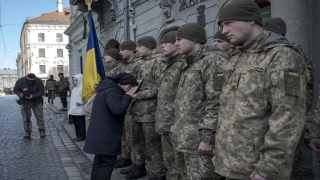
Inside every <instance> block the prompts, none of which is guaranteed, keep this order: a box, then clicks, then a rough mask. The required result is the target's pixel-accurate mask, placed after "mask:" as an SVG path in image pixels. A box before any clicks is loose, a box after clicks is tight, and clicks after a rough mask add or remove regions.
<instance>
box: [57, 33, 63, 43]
mask: <svg viewBox="0 0 320 180" xmlns="http://www.w3.org/2000/svg"><path fill="white" fill-rule="evenodd" d="M57 42H62V33H57Z"/></svg>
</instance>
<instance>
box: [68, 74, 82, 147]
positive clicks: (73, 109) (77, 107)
mask: <svg viewBox="0 0 320 180" xmlns="http://www.w3.org/2000/svg"><path fill="white" fill-rule="evenodd" d="M82 77H83V76H82V74H77V75H75V76H74V77H73V78H72V82H73V89H72V94H71V98H70V104H69V111H68V114H69V115H71V118H72V120H73V124H74V128H75V130H76V138H75V139H74V141H76V142H78V141H84V140H86V120H85V115H84V114H83V112H82V109H83V108H82V106H83V105H84V102H83V101H82Z"/></svg>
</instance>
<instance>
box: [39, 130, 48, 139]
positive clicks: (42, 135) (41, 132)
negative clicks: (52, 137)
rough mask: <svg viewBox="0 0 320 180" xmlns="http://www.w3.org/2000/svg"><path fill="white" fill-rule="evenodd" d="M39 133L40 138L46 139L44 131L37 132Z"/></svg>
mask: <svg viewBox="0 0 320 180" xmlns="http://www.w3.org/2000/svg"><path fill="white" fill-rule="evenodd" d="M39 133H40V138H45V137H46V132H45V131H44V130H39Z"/></svg>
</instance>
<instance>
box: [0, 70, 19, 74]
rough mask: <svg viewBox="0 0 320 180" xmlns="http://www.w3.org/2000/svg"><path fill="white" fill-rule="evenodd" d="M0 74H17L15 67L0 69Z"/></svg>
mask: <svg viewBox="0 0 320 180" xmlns="http://www.w3.org/2000/svg"><path fill="white" fill-rule="evenodd" d="M0 74H16V75H18V71H17V70H16V69H6V68H4V69H0Z"/></svg>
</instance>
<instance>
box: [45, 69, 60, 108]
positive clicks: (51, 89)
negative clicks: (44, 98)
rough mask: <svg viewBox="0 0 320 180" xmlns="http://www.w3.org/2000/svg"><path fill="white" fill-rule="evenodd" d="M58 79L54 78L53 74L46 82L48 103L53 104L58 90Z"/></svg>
mask: <svg viewBox="0 0 320 180" xmlns="http://www.w3.org/2000/svg"><path fill="white" fill-rule="evenodd" d="M56 86H57V81H56V80H54V79H53V75H50V79H48V80H47V82H46V89H47V90H48V103H50V99H51V104H53V100H54V98H55V91H56Z"/></svg>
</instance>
